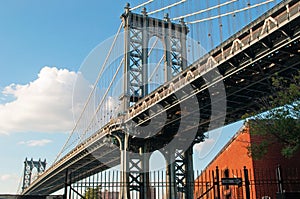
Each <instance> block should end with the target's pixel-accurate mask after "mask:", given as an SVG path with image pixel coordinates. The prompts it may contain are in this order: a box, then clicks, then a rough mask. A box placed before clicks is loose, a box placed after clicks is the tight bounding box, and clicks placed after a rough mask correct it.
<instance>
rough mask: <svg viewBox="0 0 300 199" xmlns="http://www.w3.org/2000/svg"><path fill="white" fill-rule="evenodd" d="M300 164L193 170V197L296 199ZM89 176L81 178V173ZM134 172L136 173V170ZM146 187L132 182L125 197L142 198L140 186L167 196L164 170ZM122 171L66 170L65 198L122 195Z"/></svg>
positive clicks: (154, 195) (154, 197) (151, 196)
mask: <svg viewBox="0 0 300 199" xmlns="http://www.w3.org/2000/svg"><path fill="white" fill-rule="evenodd" d="M299 170H300V168H294V169H281V168H280V167H277V168H272V169H271V168H261V169H254V170H253V169H252V170H250V169H247V168H246V167H244V168H241V169H228V168H225V169H219V168H216V169H214V170H205V171H195V172H194V176H195V180H194V183H193V184H185V186H193V189H194V199H294V198H295V199H296V198H297V199H299V198H300V171H299ZM82 175H84V176H89V177H86V178H84V179H82V180H79V179H78V178H79V177H80V176H82ZM136 175H139V174H138V173H136ZM147 175H148V180H149V182H148V183H147V184H148V186H147V188H146V189H143V188H142V187H141V186H140V185H139V184H137V183H136V184H134V186H132V185H131V186H130V189H128V194H127V198H131V199H142V198H145V197H144V196H142V195H141V192H142V190H146V191H147V197H146V199H167V198H168V199H169V198H170V197H169V189H170V187H171V186H173V185H172V184H170V183H169V182H168V181H167V180H166V179H167V178H166V171H153V172H150V173H148V174H147ZM121 176H122V172H120V171H116V170H108V171H103V172H100V173H96V174H89V173H84V174H82V173H81V174H78V173H72V172H70V174H69V182H72V183H71V184H69V187H68V192H67V193H68V197H67V198H68V199H81V198H85V199H121V197H120V196H121V195H122V191H124V189H123V188H124V187H126V184H124V183H122V182H121V181H120V179H121ZM184 188H185V187H177V188H176V191H177V198H176V199H186V196H185V195H184V191H183V190H184Z"/></svg>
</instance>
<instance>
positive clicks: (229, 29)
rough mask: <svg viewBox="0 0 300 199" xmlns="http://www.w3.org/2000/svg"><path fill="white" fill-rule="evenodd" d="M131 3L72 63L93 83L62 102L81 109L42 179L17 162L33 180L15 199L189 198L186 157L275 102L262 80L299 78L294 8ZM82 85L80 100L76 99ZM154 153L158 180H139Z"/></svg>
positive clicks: (262, 3)
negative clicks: (51, 197)
mask: <svg viewBox="0 0 300 199" xmlns="http://www.w3.org/2000/svg"><path fill="white" fill-rule="evenodd" d="M132 4H133V5H130V4H129V3H128V4H126V6H125V8H124V11H120V13H122V12H123V14H121V17H120V18H121V25H120V27H119V29H118V31H117V33H116V35H114V36H113V37H112V38H111V39H108V41H106V43H105V44H103V45H100V47H99V48H98V49H97V48H96V49H95V50H94V51H93V52H92V53H91V54H90V55H89V56H88V57H87V59H86V60H85V62H84V63H83V65H85V66H88V67H92V71H96V72H90V73H84V71H82V73H81V77H79V78H78V81H77V85H75V89H74V96H75V97H78V98H80V97H81V98H84V100H82V103H81V104H80V105H79V106H78V107H75V110H80V111H77V112H76V113H75V117H76V118H75V119H76V124H75V125H74V127H73V129H72V131H71V132H70V135H69V138H68V139H67V141H66V143H65V145H64V147H63V148H62V150H61V151H60V153H59V154H58V155H57V158H56V160H55V162H54V163H53V164H52V165H51V166H49V167H48V168H47V169H45V166H46V163H45V162H42V161H33V160H32V161H27V160H26V161H27V162H31V163H30V164H29V163H28V165H30V166H28V165H27V167H26V165H25V171H24V172H27V173H24V175H26V174H30V172H31V171H32V169H33V168H34V167H36V168H37V169H38V171H39V173H40V175H39V176H38V177H37V178H36V179H35V180H33V181H30V179H28V178H30V176H29V177H27V178H26V179H25V178H24V182H23V187H22V188H23V189H22V195H47V194H51V193H54V192H56V191H58V190H61V189H63V190H64V197H65V198H84V197H85V196H86V193H84V192H86V191H87V188H88V187H91V189H93V190H94V191H95V190H96V189H98V190H100V189H102V188H106V189H107V190H106V191H108V192H110V193H115V194H116V196H115V197H110V198H120V199H121V198H123V199H127V198H140V199H145V198H168V199H173V198H186V199H187V198H194V193H193V192H194V189H193V183H194V179H195V177H196V176H194V172H193V171H194V168H193V166H194V165H193V146H194V145H195V144H197V143H200V142H205V140H206V136H205V133H206V132H208V131H210V130H214V129H216V128H220V127H222V126H224V125H227V124H231V123H233V122H236V121H239V120H241V117H242V116H243V115H245V114H247V113H252V112H253V111H257V110H259V108H260V107H259V102H260V100H261V99H265V98H267V97H269V96H271V95H272V94H274V92H275V90H274V88H273V87H272V81H271V79H272V78H273V77H275V76H279V77H283V78H286V79H289V78H291V77H292V75H293V74H295V73H296V72H297V71H298V70H299V68H300V67H299V62H300V59H299V58H300V49H299V46H300V18H299V16H300V2H299V1H298V0H284V1H275V0H226V1H224V0H218V1H208V0H206V1H199V0H180V1H174V0H168V1H160V0H149V1H145V2H139V3H135V4H134V3H132ZM116 17H118V16H116ZM95 57H96V58H95ZM89 77H92V78H90V79H89ZM91 79H92V80H91ZM84 83H86V84H88V85H89V87H87V89H86V92H88V94H87V95H86V97H82V96H81V93H80V92H79V91H78V92H77V90H76V88H78V87H80V85H83V84H84ZM76 92H77V93H76ZM58 125H59V124H58ZM154 152H159V153H160V154H161V155H162V156H163V157H164V159H165V163H164V164H165V168H164V169H165V172H162V173H160V172H158V173H157V174H158V175H156V176H158V178H159V179H156V177H155V176H154V177H153V176H152V175H151V172H150V166H149V165H150V160H151V155H152V154H153V153H154ZM25 164H26V163H25ZM26 168H27V170H28V171H27V170H26ZM110 168H117V170H118V172H117V171H116V172H111V173H105V172H106V171H107V170H109V169H110ZM44 169H45V170H44ZM99 174H103V175H99ZM99 176H101V177H99ZM100 178H101V179H100ZM100 181H101V183H98V182H100ZM156 182H157V183H162V182H163V183H162V184H161V185H160V186H158V187H156V185H155V184H156ZM83 184H85V185H86V186H84V189H83V188H82V187H83V186H82V185H83ZM84 195H85V196H84ZM153 195H155V197H154V196H153ZM99 198H106V197H104V196H102V195H101V196H100V197H99Z"/></svg>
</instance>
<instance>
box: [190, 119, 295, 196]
mask: <svg viewBox="0 0 300 199" xmlns="http://www.w3.org/2000/svg"><path fill="white" fill-rule="evenodd" d="M249 130H250V127H249V124H248V123H246V124H245V125H244V126H243V127H242V128H241V129H240V130H239V131H238V132H237V133H236V134H235V135H234V137H233V138H232V139H231V140H230V141H229V142H228V143H227V144H226V145H225V147H224V148H223V149H222V150H221V151H220V152H219V153H218V154H217V155H216V157H215V158H214V159H213V160H212V161H211V162H210V164H209V165H208V166H207V167H206V169H205V170H204V171H203V172H202V173H201V175H200V176H198V178H197V179H196V180H195V191H194V192H195V194H194V195H195V198H205V199H213V198H214V197H215V195H216V194H217V192H219V193H220V199H230V198H233V199H243V198H246V197H245V194H246V193H245V186H244V184H245V182H244V178H245V175H244V171H245V170H244V169H243V168H244V167H246V168H247V169H248V174H249V180H250V186H249V187H250V198H251V199H269V198H271V199H273V198H276V193H277V192H278V190H279V189H280V187H279V185H281V184H279V182H280V181H279V178H278V172H276V171H279V170H278V165H280V167H281V171H280V175H281V178H282V179H283V182H286V183H283V184H282V191H285V192H291V191H293V192H295V191H300V183H299V181H300V152H299V153H298V154H296V155H295V156H294V157H293V158H290V159H287V158H284V157H283V156H282V155H281V152H280V145H279V144H274V145H272V146H270V147H269V149H268V152H267V154H266V155H265V156H264V157H263V158H262V159H260V160H255V159H253V158H252V157H251V156H250V155H249V152H248V147H249V146H250V145H251V143H257V142H259V141H260V140H261V138H260V137H258V136H254V135H251V134H250V133H249ZM270 139H271V138H270ZM216 167H218V170H216ZM217 175H219V185H220V186H217V187H216V186H215V185H216V182H217ZM222 178H223V179H224V178H242V180H243V183H242V186H238V185H222V182H221V181H222ZM291 181H293V182H298V183H287V182H291Z"/></svg>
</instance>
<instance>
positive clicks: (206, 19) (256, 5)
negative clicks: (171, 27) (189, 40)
mask: <svg viewBox="0 0 300 199" xmlns="http://www.w3.org/2000/svg"><path fill="white" fill-rule="evenodd" d="M272 1H274V0H268V1H265V2H261V3H257V4H254V5H253V6H247V7H244V8H242V9H239V10H234V11H231V12H227V13H224V14H221V15H216V16H212V17H209V18H205V19H199V20H195V21H191V22H186V23H187V24H195V23H201V22H204V21H209V20H212V19H217V18H219V17H224V16H227V15H231V14H235V13H238V12H242V11H245V10H249V9H252V8H255V7H258V6H261V5H264V4H267V3H271V2H272Z"/></svg>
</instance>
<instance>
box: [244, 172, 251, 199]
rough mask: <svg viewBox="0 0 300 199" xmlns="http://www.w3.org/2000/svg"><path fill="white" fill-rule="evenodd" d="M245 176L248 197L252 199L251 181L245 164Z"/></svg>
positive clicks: (247, 198)
mask: <svg viewBox="0 0 300 199" xmlns="http://www.w3.org/2000/svg"><path fill="white" fill-rule="evenodd" d="M244 177H245V190H246V199H250V182H249V174H248V169H247V168H246V166H244Z"/></svg>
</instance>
